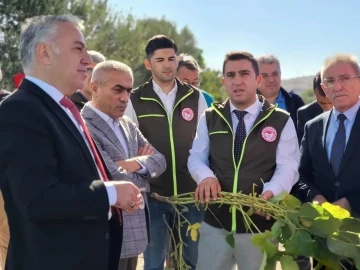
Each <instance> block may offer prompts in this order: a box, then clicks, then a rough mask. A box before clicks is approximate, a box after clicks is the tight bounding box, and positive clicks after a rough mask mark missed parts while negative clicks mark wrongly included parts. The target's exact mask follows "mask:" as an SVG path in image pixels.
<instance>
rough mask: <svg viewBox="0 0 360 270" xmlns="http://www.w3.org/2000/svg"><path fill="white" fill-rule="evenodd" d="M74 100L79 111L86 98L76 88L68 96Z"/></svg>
mask: <svg viewBox="0 0 360 270" xmlns="http://www.w3.org/2000/svg"><path fill="white" fill-rule="evenodd" d="M69 98H70V99H71V100H72V102H74V104H75V106H76V108H77V109H78V111H81V110H82V108H83V107H84V105H85V103H86V102H88V100H87V98H86V97H85V96H84V95H83V94H81V92H80V90H77V91H76V92H75V93H74V94H72V95H71V96H70V97H69Z"/></svg>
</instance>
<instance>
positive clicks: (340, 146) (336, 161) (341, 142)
mask: <svg viewBox="0 0 360 270" xmlns="http://www.w3.org/2000/svg"><path fill="white" fill-rule="evenodd" d="M337 118H338V120H339V128H338V130H337V131H336V134H335V138H334V142H333V145H332V147H331V156H330V164H331V166H332V168H333V171H334V174H335V175H336V176H338V174H339V169H340V164H341V160H342V157H343V155H344V151H345V144H346V133H345V125H344V121H345V120H346V116H345V115H344V114H342V113H341V114H339V115H338V117H337Z"/></svg>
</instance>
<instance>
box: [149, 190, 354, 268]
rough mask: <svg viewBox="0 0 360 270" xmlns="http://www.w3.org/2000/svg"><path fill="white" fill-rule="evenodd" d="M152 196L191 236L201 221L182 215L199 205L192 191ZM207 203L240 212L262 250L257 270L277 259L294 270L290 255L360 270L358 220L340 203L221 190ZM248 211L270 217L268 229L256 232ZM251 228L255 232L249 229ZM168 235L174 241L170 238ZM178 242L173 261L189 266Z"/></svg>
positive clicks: (231, 239) (231, 242)
mask: <svg viewBox="0 0 360 270" xmlns="http://www.w3.org/2000/svg"><path fill="white" fill-rule="evenodd" d="M153 196H154V197H155V198H157V199H158V200H160V201H164V202H168V203H170V204H172V205H174V207H175V209H176V212H177V214H178V215H179V216H180V217H181V218H180V219H179V220H181V221H179V222H178V224H177V226H178V227H180V226H188V232H189V234H190V236H191V237H192V239H193V240H196V239H197V237H198V229H199V227H200V226H199V225H200V224H198V223H197V224H190V223H189V222H188V221H187V220H185V219H184V217H183V215H182V212H183V211H186V209H187V208H186V206H185V205H187V204H195V207H198V208H199V207H200V203H199V201H196V200H195V198H194V193H186V194H180V195H178V196H174V197H169V198H167V197H162V196H159V195H157V194H154V195H153ZM209 204H218V205H219V206H220V205H228V206H229V210H230V209H231V208H232V207H234V208H236V210H237V211H239V212H240V213H241V214H242V216H243V220H244V222H245V225H246V227H247V228H248V229H249V231H250V232H251V233H253V234H254V236H253V238H252V243H253V244H254V245H256V246H257V247H259V249H260V250H261V252H262V253H263V254H264V257H263V261H262V264H261V268H260V269H261V270H266V269H274V266H275V264H276V262H277V261H280V263H281V266H282V269H286V270H297V269H299V268H298V266H297V264H296V262H295V259H296V258H297V257H298V256H309V257H313V258H314V259H316V260H317V261H318V262H319V264H318V265H317V267H316V268H315V269H320V267H321V266H325V267H326V269H333V270H340V269H342V265H341V261H343V260H348V259H352V260H353V262H354V263H355V265H356V267H357V268H358V269H360V220H359V219H356V218H353V217H351V216H350V213H349V212H348V211H347V210H345V209H343V208H341V207H339V206H335V205H332V204H330V203H324V204H322V205H321V206H320V205H318V204H313V203H305V204H301V203H300V201H299V200H298V199H297V198H295V197H293V196H291V195H289V194H287V193H281V194H279V195H278V196H276V197H274V198H272V199H271V200H269V201H266V200H264V199H262V198H260V197H257V196H254V195H245V194H241V193H237V194H233V193H228V192H221V197H220V198H218V199H217V200H216V201H210V202H209ZM177 205H180V206H183V207H184V208H183V210H181V211H179V210H178V209H177V208H176V206H177ZM207 207H208V204H207V205H205V208H207ZM253 210H256V211H260V212H262V213H265V214H266V215H268V216H271V217H272V218H273V219H275V223H274V225H273V226H272V228H271V231H265V232H260V231H259V230H257V228H256V226H254V225H255V224H253V223H252V220H251V215H253ZM252 226H253V228H254V227H255V230H254V229H251V228H252ZM178 231H180V230H178ZM172 238H173V240H174V237H172ZM226 241H227V242H228V244H229V245H230V246H232V247H234V242H235V241H234V237H233V233H229V235H227V236H226ZM276 242H278V243H280V244H282V245H283V247H284V249H285V250H284V251H280V250H279V249H278V247H277V244H274V243H276ZM182 246H183V243H182V241H181V236H180V243H178V244H177V246H176V250H175V251H174V252H173V254H171V255H172V256H173V258H174V259H175V260H176V262H177V268H178V269H189V268H188V266H187V265H186V264H185V263H184V261H183V259H182Z"/></svg>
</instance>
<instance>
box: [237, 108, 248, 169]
mask: <svg viewBox="0 0 360 270" xmlns="http://www.w3.org/2000/svg"><path fill="white" fill-rule="evenodd" d="M234 113H235V115H236V116H237V118H238V119H239V123H238V125H237V127H236V133H235V141H234V152H235V162H236V164H238V162H239V159H240V155H241V150H242V147H243V144H244V140H245V138H246V128H245V122H244V117H245V115H246V114H247V113H248V112H247V111H239V110H234Z"/></svg>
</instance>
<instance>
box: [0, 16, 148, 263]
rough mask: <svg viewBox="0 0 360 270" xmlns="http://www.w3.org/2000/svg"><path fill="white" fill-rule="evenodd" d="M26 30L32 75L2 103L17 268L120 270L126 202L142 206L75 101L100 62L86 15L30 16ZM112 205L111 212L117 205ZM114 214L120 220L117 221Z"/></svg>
mask: <svg viewBox="0 0 360 270" xmlns="http://www.w3.org/2000/svg"><path fill="white" fill-rule="evenodd" d="M22 29H23V31H22V33H21V36H20V60H21V64H22V67H23V69H24V73H25V75H26V78H25V79H24V80H23V81H22V83H21V85H20V87H19V89H18V90H17V91H16V92H15V93H14V94H12V95H11V96H10V97H9V98H7V99H6V100H4V101H3V102H2V103H1V104H0V140H1V141H2V142H6V143H2V144H0V179H1V187H0V188H1V191H2V194H3V197H4V201H5V210H6V213H7V215H8V221H9V227H10V234H11V237H10V244H9V250H8V257H7V268H8V269H9V270H27V269H29V267H30V268H32V269H37V270H48V269H52V270H63V269H74V268H76V269H87V270H98V269H109V270H117V267H118V264H119V253H120V249H121V242H120V244H119V239H121V238H122V228H121V223H120V222H121V212H120V211H119V208H121V209H124V210H127V211H134V210H137V209H139V207H140V205H141V204H142V196H141V194H140V191H139V189H138V188H137V187H136V186H135V185H134V184H132V183H130V182H125V181H124V182H120V181H111V182H109V181H108V177H109V176H110V175H109V173H108V172H107V171H106V168H105V167H104V165H103V161H102V159H101V156H100V155H99V153H98V150H97V149H96V147H95V146H94V143H93V141H92V139H91V136H90V135H89V132H88V130H87V128H86V126H85V124H84V122H83V120H82V118H81V116H80V114H79V112H78V111H77V109H76V107H75V105H74V104H73V103H72V102H71V101H70V99H68V97H67V96H69V95H71V94H72V93H74V92H75V91H76V89H80V88H82V87H83V84H84V79H85V77H86V66H87V65H88V64H89V62H90V58H89V55H88V53H87V51H86V46H85V40H84V37H83V35H82V33H81V29H82V23H81V21H80V20H79V19H78V18H77V17H74V16H71V15H63V16H53V15H51V16H40V17H33V18H31V19H29V20H28V21H27V22H26V23H25V25H24V26H23V28H22ZM110 210H111V211H110ZM109 217H110V220H109Z"/></svg>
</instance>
